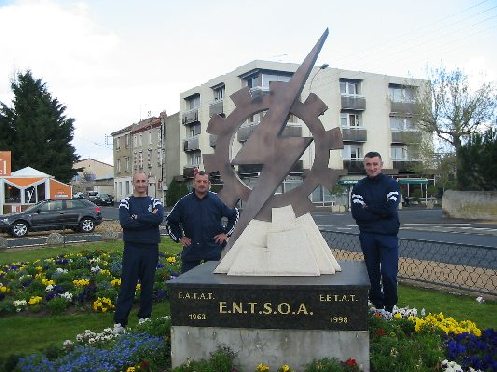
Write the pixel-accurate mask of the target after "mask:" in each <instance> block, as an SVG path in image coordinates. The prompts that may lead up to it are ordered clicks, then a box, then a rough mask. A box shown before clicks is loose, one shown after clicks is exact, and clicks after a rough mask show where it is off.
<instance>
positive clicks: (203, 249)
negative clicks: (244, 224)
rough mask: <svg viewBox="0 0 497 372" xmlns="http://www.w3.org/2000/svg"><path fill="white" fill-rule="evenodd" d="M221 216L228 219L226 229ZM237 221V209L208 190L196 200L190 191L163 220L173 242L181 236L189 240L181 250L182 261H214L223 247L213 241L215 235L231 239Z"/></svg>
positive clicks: (218, 257) (219, 255) (193, 193)
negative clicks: (224, 235)
mask: <svg viewBox="0 0 497 372" xmlns="http://www.w3.org/2000/svg"><path fill="white" fill-rule="evenodd" d="M222 217H226V218H227V219H228V223H227V225H226V227H223V225H222V224H221V218H222ZM237 220H238V210H237V209H236V208H229V207H227V206H226V205H225V204H224V203H223V202H222V201H221V199H219V197H218V196H217V194H216V193H214V192H211V191H209V192H208V193H207V194H206V196H205V197H204V198H202V199H199V198H198V197H197V196H196V195H195V192H194V191H193V192H191V193H189V194H187V195H185V196H184V197H182V198H181V199H180V200H179V201H178V202H177V203H176V205H175V206H174V208H173V209H172V210H171V213H169V215H168V216H167V218H166V226H167V229H168V233H169V236H170V237H171V239H173V240H174V241H176V242H177V241H179V239H181V238H182V237H183V236H186V237H188V238H190V239H191V240H192V244H191V245H189V246H187V247H185V248H184V249H183V252H182V254H181V259H182V260H183V261H198V260H206V261H217V260H219V259H220V257H221V251H222V248H223V247H222V246H221V245H219V244H217V243H216V242H215V241H214V236H216V235H218V234H221V233H225V234H226V235H228V236H230V235H231V234H232V233H233V230H234V229H235V224H236V222H237Z"/></svg>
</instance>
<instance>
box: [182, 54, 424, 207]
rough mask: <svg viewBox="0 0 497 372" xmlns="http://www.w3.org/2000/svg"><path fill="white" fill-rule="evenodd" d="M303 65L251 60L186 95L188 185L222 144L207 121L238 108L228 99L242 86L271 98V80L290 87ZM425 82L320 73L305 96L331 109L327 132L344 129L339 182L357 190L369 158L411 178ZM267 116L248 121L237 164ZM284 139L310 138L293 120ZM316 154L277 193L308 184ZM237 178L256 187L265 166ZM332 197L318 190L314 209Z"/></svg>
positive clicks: (334, 156)
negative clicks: (419, 95) (417, 101)
mask: <svg viewBox="0 0 497 372" xmlns="http://www.w3.org/2000/svg"><path fill="white" fill-rule="evenodd" d="M297 68H298V65H297V64H288V63H278V62H268V61H260V60H256V61H252V62H250V63H248V64H246V65H244V66H240V67H238V68H236V69H235V70H234V71H232V72H230V73H227V74H224V75H222V76H219V77H216V78H214V79H211V80H209V81H208V82H206V83H204V84H202V85H200V86H197V87H194V88H191V89H189V90H188V91H186V92H183V93H181V95H180V101H181V102H180V104H181V105H180V119H181V128H180V141H181V143H182V145H183V146H182V151H181V153H180V156H179V164H180V172H181V174H182V176H183V177H184V179H189V178H191V177H192V176H193V169H194V168H200V169H202V168H203V164H202V155H204V154H210V153H213V152H214V151H215V145H216V137H215V136H214V135H211V134H209V133H207V132H206V130H207V124H208V122H209V119H210V118H211V117H212V116H213V115H215V114H220V115H222V116H228V115H229V114H230V113H231V112H232V111H233V110H234V108H235V105H234V103H233V102H232V100H231V99H230V98H229V97H230V95H231V94H233V93H234V92H236V91H238V90H239V89H241V88H243V87H247V86H248V87H249V88H250V90H251V93H253V96H257V94H268V93H269V84H270V82H272V81H288V80H289V79H290V78H291V76H292V74H293V73H294V72H295V71H296V70H297ZM427 83H428V82H427V81H425V80H418V79H410V78H403V77H394V76H387V75H380V74H373V73H367V72H360V71H349V70H341V69H337V68H330V67H328V66H327V65H323V66H316V67H314V69H313V71H312V72H311V74H310V76H309V78H308V80H307V82H306V83H305V85H304V88H303V91H302V93H301V97H300V99H301V101H302V102H304V101H305V99H306V98H307V96H308V95H309V94H310V93H311V92H312V93H315V94H317V95H318V96H319V97H320V98H321V100H322V101H324V103H325V104H326V105H327V106H328V110H327V111H326V112H325V113H324V114H323V115H322V116H321V117H320V120H321V122H322V123H323V126H324V128H325V129H326V130H330V129H332V128H336V127H338V128H340V129H341V131H342V135H343V142H344V148H343V150H334V151H332V153H331V158H330V163H329V167H330V168H333V169H344V170H346V171H347V173H348V174H347V175H346V176H343V177H342V178H341V180H340V181H339V182H340V183H343V184H351V183H354V182H356V181H357V180H358V179H359V178H361V177H363V174H364V172H363V168H362V159H363V157H364V154H366V153H367V152H368V151H378V152H379V153H381V154H382V157H383V160H384V168H385V172H386V173H390V174H395V175H396V177H400V178H402V177H408V176H409V175H412V169H413V165H414V164H415V163H417V162H419V156H418V154H416V152H415V151H414V149H415V148H416V147H415V146H412V145H413V144H414V143H416V142H418V141H419V139H420V138H421V133H419V132H417V131H416V130H415V128H414V125H413V121H412V115H413V112H414V108H415V106H414V97H415V94H416V91H417V90H418V89H425V87H426V86H427ZM264 114H265V112H261V113H256V114H253V115H250V116H249V117H248V118H247V119H246V120H245V121H244V122H243V123H242V125H241V126H240V128H239V129H238V131H237V133H236V134H235V135H234V140H233V145H232V149H231V152H232V155H233V156H232V157H234V154H236V152H237V151H238V150H239V149H240V148H241V147H242V146H243V143H244V142H245V141H246V140H247V138H248V136H249V135H250V133H251V132H252V131H253V130H254V129H255V128H256V126H257V125H258V124H259V123H260V121H261V118H262V117H263V115H264ZM285 132H286V133H285V135H289V136H310V135H311V134H310V131H309V129H308V128H307V127H306V125H305V123H303V121H302V120H300V119H299V118H297V117H295V116H294V115H290V116H289V118H288V124H287V127H286V129H285ZM314 156H315V152H314V147H313V145H312V144H311V146H309V147H308V148H307V149H306V151H305V153H304V154H303V156H302V157H301V159H300V160H299V161H298V162H297V163H296V164H295V165H294V167H293V168H292V169H291V171H290V175H289V176H288V177H287V179H286V180H285V181H284V182H283V183H282V185H281V186H280V189H279V190H278V192H285V191H286V190H288V189H291V188H293V187H295V185H298V184H299V183H300V182H301V181H302V176H303V174H304V171H305V170H306V169H310V167H311V166H312V163H313V160H314ZM237 171H238V174H239V176H240V177H241V178H242V179H243V180H244V181H245V182H246V183H247V184H249V185H250V184H251V183H252V182H255V180H256V178H257V176H258V174H259V172H260V171H261V166H260V165H255V164H254V165H243V166H239V167H237ZM329 197H330V195H329V192H328V190H325V189H323V188H318V189H316V190H315V192H314V193H313V194H312V196H311V199H312V201H314V202H316V203H320V202H325V201H326V200H327V199H329Z"/></svg>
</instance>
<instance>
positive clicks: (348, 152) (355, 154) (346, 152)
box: [342, 145, 363, 160]
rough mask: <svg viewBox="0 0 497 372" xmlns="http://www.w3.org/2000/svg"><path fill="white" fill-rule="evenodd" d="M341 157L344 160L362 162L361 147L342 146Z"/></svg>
mask: <svg viewBox="0 0 497 372" xmlns="http://www.w3.org/2000/svg"><path fill="white" fill-rule="evenodd" d="M342 157H343V159H344V160H362V158H363V156H362V146H361V145H344V146H343V150H342Z"/></svg>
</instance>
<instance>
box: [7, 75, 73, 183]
mask: <svg viewBox="0 0 497 372" xmlns="http://www.w3.org/2000/svg"><path fill="white" fill-rule="evenodd" d="M11 89H12V92H13V93H14V99H13V102H12V106H11V107H9V106H7V105H6V104H4V103H2V102H0V132H1V133H2V135H1V139H0V148H1V149H2V150H10V151H12V169H13V170H18V169H22V168H24V167H27V166H30V167H32V168H35V169H37V170H39V171H42V172H45V173H48V174H50V175H53V176H54V177H55V178H56V179H57V180H59V181H62V182H69V181H70V179H71V178H72V176H73V175H74V174H75V172H74V171H73V169H72V166H73V163H74V162H75V161H77V160H79V156H78V155H76V149H75V148H74V146H73V145H72V144H71V141H72V140H73V136H74V127H73V123H74V119H70V118H66V117H65V115H64V111H65V110H66V107H65V106H64V105H62V104H61V103H60V102H59V101H58V100H57V99H56V98H52V96H51V94H50V93H49V92H48V90H47V88H46V86H45V83H43V82H42V81H41V80H40V79H34V78H33V76H32V75H31V71H27V72H25V73H18V74H17V76H16V78H15V79H14V80H13V81H12V82H11Z"/></svg>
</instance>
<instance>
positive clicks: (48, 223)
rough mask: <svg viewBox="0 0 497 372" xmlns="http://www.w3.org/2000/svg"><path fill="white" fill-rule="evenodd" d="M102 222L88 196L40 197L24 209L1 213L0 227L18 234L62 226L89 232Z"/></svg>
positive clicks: (15, 235) (4, 230) (23, 234)
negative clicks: (79, 197) (67, 197)
mask: <svg viewBox="0 0 497 372" xmlns="http://www.w3.org/2000/svg"><path fill="white" fill-rule="evenodd" d="M101 223H102V213H101V210H100V207H99V206H97V205H95V204H94V203H92V202H91V201H89V200H87V199H57V200H43V201H41V202H39V203H37V204H35V205H33V206H32V207H30V208H28V209H26V210H25V211H24V212H21V213H11V214H6V215H4V216H0V231H2V232H8V233H9V234H11V235H12V236H14V237H18V238H20V237H23V236H25V235H26V234H27V233H28V232H29V231H47V230H62V229H65V228H70V229H72V230H74V231H80V232H85V233H90V232H92V231H93V230H94V229H95V226H97V225H100V224H101Z"/></svg>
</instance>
